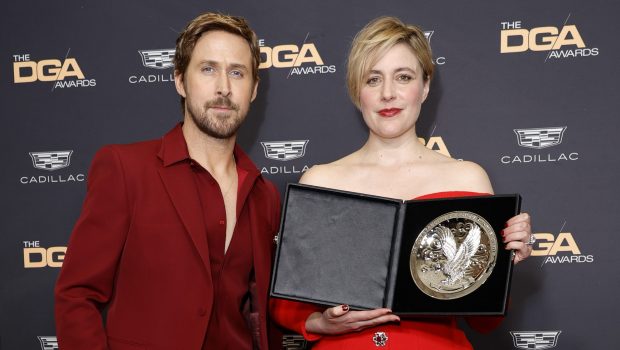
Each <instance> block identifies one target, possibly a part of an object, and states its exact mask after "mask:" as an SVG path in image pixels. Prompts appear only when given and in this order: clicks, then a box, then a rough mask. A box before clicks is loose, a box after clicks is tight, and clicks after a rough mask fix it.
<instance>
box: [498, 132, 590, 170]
mask: <svg viewBox="0 0 620 350" xmlns="http://www.w3.org/2000/svg"><path fill="white" fill-rule="evenodd" d="M566 128H567V127H566V126H559V127H549V128H530V129H514V130H513V131H514V133H515V135H516V136H517V144H518V145H519V146H520V147H523V148H527V149H533V150H544V149H546V148H550V147H554V146H558V145H560V144H561V143H562V140H563V138H564V132H565V131H566ZM575 160H579V153H578V152H542V151H541V152H534V151H532V152H528V153H521V154H514V155H503V156H501V157H500V162H501V163H502V164H528V163H553V162H563V161H575Z"/></svg>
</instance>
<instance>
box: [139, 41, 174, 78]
mask: <svg viewBox="0 0 620 350" xmlns="http://www.w3.org/2000/svg"><path fill="white" fill-rule="evenodd" d="M174 53H175V49H158V50H138V54H139V55H140V58H141V62H142V66H144V67H145V68H147V69H155V70H159V71H162V70H166V69H172V68H174ZM173 81H174V73H172V72H169V73H161V72H158V73H155V72H154V73H151V74H135V75H131V76H130V77H129V83H130V84H143V83H146V84H150V83H169V82H173Z"/></svg>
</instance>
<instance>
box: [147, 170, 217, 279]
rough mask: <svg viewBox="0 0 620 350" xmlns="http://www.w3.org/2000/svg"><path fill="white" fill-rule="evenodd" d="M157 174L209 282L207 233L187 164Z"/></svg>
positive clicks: (209, 264) (209, 267)
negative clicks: (191, 242)
mask: <svg viewBox="0 0 620 350" xmlns="http://www.w3.org/2000/svg"><path fill="white" fill-rule="evenodd" d="M159 174H160V176H161V179H162V181H163V183H164V186H165V188H166V191H168V194H169V195H170V199H171V200H172V203H173V205H174V207H175V209H176V211H177V213H178V214H179V217H180V218H181V221H182V222H183V225H184V226H185V229H186V230H187V232H188V233H189V236H190V237H191V239H192V241H193V242H194V245H195V246H196V249H197V250H198V254H199V255H200V258H201V259H202V262H203V264H204V266H205V269H206V271H207V275H208V279H209V281H210V280H211V263H210V260H209V246H208V245H207V233H206V231H205V225H204V218H203V216H202V212H201V210H200V208H201V204H200V198H198V190H197V189H196V186H195V181H194V178H193V177H192V170H191V169H190V165H189V164H188V163H177V164H174V165H171V166H168V167H165V168H162V169H160V170H159Z"/></svg>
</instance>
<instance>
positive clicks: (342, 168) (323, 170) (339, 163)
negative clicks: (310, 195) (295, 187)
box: [299, 155, 354, 188]
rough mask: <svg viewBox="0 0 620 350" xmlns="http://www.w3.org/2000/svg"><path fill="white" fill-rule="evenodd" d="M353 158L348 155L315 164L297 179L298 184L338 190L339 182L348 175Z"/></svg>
mask: <svg viewBox="0 0 620 350" xmlns="http://www.w3.org/2000/svg"><path fill="white" fill-rule="evenodd" d="M353 164H354V163H353V157H352V155H348V156H346V157H344V158H340V159H338V160H336V161H333V162H331V163H326V164H317V165H314V166H312V167H311V168H310V169H308V170H306V171H305V172H304V174H303V175H302V177H301V179H299V182H300V183H303V184H307V185H314V186H321V187H331V188H338V187H339V186H337V185H338V182H339V180H341V179H343V178H344V177H345V176H344V175H345V174H347V173H349V172H350V171H349V170H350V169H351V167H352V166H353Z"/></svg>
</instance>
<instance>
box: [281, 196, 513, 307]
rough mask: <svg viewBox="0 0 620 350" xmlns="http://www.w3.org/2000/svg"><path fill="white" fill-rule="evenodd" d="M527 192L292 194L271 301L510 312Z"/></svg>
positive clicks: (285, 213) (287, 202)
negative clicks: (511, 235)
mask: <svg viewBox="0 0 620 350" xmlns="http://www.w3.org/2000/svg"><path fill="white" fill-rule="evenodd" d="M520 203H521V197H520V196H519V195H516V194H513V195H486V196H473V197H457V198H441V199H425V200H410V201H401V200H397V199H392V198H384V197H377V196H370V195H365V194H360V193H352V192H345V191H339V190H333V189H327V188H321V187H315V186H308V185H301V184H289V185H288V187H287V192H286V197H285V203H284V210H283V213H282V221H281V225H280V232H279V234H278V248H277V251H276V261H275V264H274V270H273V274H272V280H271V296H273V297H277V298H285V299H290V300H297V301H304V302H310V303H315V304H320V305H324V306H334V305H339V304H348V305H350V306H351V307H352V308H353V309H357V310H367V309H374V308H380V307H387V308H391V309H392V310H393V311H394V313H396V314H399V315H404V316H406V315H504V314H505V313H506V302H507V299H508V294H509V290H510V280H511V273H512V252H510V251H508V250H506V249H504V243H503V240H502V237H501V234H500V232H501V230H502V229H503V228H504V224H505V223H506V221H507V220H508V219H509V218H511V217H512V216H514V215H516V214H518V213H519V210H520Z"/></svg>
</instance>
